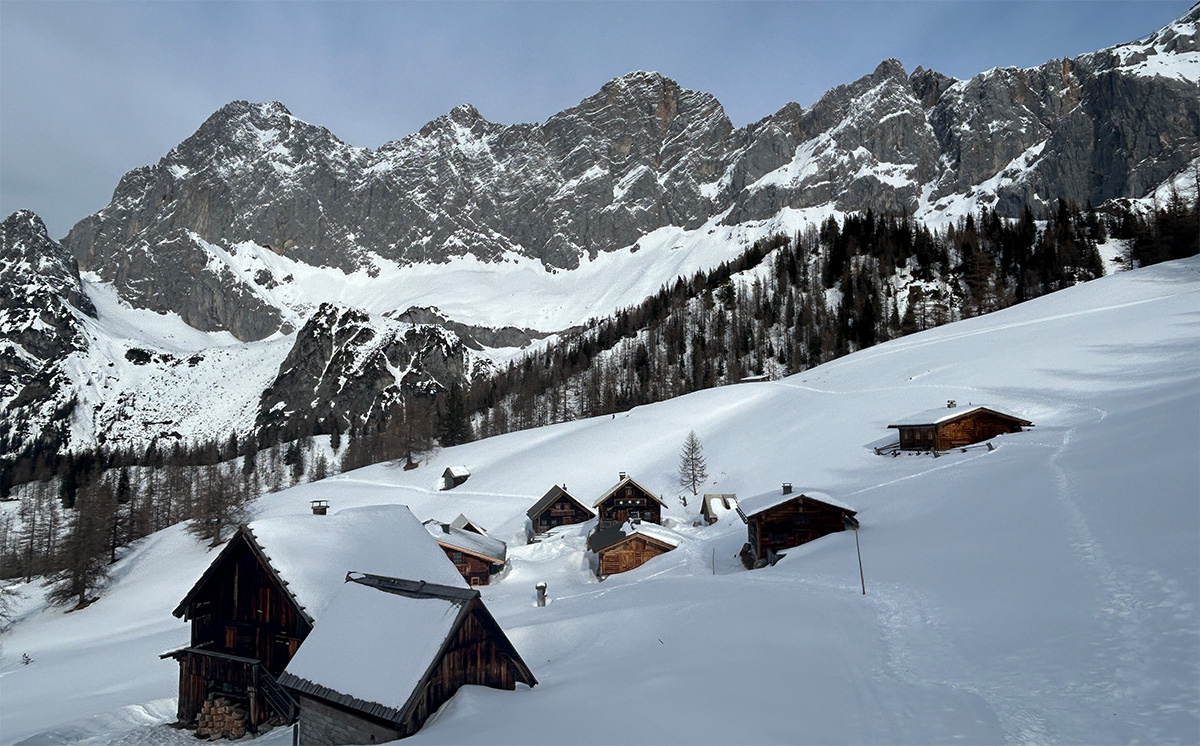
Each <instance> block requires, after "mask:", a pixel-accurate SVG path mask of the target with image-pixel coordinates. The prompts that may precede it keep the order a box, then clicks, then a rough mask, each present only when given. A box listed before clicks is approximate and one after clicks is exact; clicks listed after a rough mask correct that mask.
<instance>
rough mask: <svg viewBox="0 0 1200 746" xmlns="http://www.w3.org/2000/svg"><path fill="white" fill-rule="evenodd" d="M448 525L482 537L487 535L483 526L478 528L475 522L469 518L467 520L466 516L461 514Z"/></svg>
mask: <svg viewBox="0 0 1200 746" xmlns="http://www.w3.org/2000/svg"><path fill="white" fill-rule="evenodd" d="M450 525H451V526H454V527H455V528H461V529H464V530H466V531H474V532H475V533H477V534H483V535H484V536H486V535H487V530H486V529H484V527H483V526H480V525H479V524H478V523H476V522H475V521H472V520H471V519H470V518H467V516H466V515H464V514H462V513H459V514H458V517H457V518H455V519H454V520H453V521H450Z"/></svg>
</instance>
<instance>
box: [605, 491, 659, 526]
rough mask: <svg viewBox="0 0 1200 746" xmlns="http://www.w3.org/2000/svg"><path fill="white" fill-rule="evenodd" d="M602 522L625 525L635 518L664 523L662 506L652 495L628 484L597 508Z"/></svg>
mask: <svg viewBox="0 0 1200 746" xmlns="http://www.w3.org/2000/svg"><path fill="white" fill-rule="evenodd" d="M596 508H597V511H598V513H599V515H600V520H601V521H606V522H612V523H624V522H625V521H628V520H629V519H630V513H636V514H637V515H636V516H635V517H637V518H640V519H641V520H643V521H648V522H650V523H662V506H661V505H660V504H659V503H658V501H657V500H655V499H654V498H653V497H651V496H650V495H647V494H646V493H645V492H643V491H642V490H640V489H638V488H637V487H636V486H634V485H632V484H627V485H625V486H624V487H622V488H621V489H619V490H617V492H615V493H613V494H612V495H611V496H610V497H609V498H608V499H607V500H605V501H604V502H602V503H600V504H599V505H597V506H596Z"/></svg>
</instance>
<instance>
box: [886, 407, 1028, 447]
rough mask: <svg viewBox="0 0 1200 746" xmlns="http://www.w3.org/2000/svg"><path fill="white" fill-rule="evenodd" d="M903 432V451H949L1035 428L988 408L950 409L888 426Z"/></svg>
mask: <svg viewBox="0 0 1200 746" xmlns="http://www.w3.org/2000/svg"><path fill="white" fill-rule="evenodd" d="M888 427H889V428H895V429H897V430H899V431H900V450H902V451H947V450H950V449H951V448H961V447H963V446H968V445H971V444H972V443H982V442H983V441H985V440H990V439H992V438H994V437H996V436H997V435H1003V434H1005V433H1019V432H1021V428H1023V427H1033V423H1032V422H1030V421H1029V420H1024V419H1021V418H1020V417H1017V416H1015V415H1011V414H1006V413H1004V412H1001V411H999V410H995V409H990V408H988V407H958V406H955V405H954V402H953V401H951V402H949V403H948V406H945V407H939V408H937V409H930V410H926V411H924V412H918V413H917V414H914V415H912V416H910V417H906V418H904V419H903V420H901V421H899V422H896V423H893V424H891V425H888Z"/></svg>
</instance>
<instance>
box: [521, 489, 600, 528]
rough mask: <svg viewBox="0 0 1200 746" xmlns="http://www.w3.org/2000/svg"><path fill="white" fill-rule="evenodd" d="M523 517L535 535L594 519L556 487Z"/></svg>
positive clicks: (571, 497)
mask: <svg viewBox="0 0 1200 746" xmlns="http://www.w3.org/2000/svg"><path fill="white" fill-rule="evenodd" d="M525 515H526V516H527V517H528V518H529V521H530V523H531V524H532V525H533V532H534V533H535V534H542V533H545V532H547V531H549V530H550V529H552V528H555V527H556V526H568V525H571V524H575V523H583V522H585V521H589V520H591V519H592V518H594V517H595V514H594V513H592V511H591V510H589V509H588V507H587V506H586V505H584V504H583V503H581V502H579V501H578V500H576V499H575V498H574V496H572V495H571V493H569V492H567V491H566V490H565V489H563V488H562V487H559V486H558V485H554V486H553V487H551V488H550V490H549V491H547V492H546V494H545V495H543V496H542V499H540V500H538V501H537V502H536V503H534V504H533V507H531V508H530V509H529V510H528V511H527V512H526V513H525Z"/></svg>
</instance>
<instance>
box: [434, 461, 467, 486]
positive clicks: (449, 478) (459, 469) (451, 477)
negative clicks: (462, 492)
mask: <svg viewBox="0 0 1200 746" xmlns="http://www.w3.org/2000/svg"><path fill="white" fill-rule="evenodd" d="M470 478H471V471H470V470H469V469H468V468H467V467H465V466H447V467H446V470H445V471H444V472H442V487H441V488H442V489H443V490H452V489H454V488H455V487H457V486H458V485H460V484H462V483H463V482H465V481H467V480H468V479H470Z"/></svg>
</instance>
